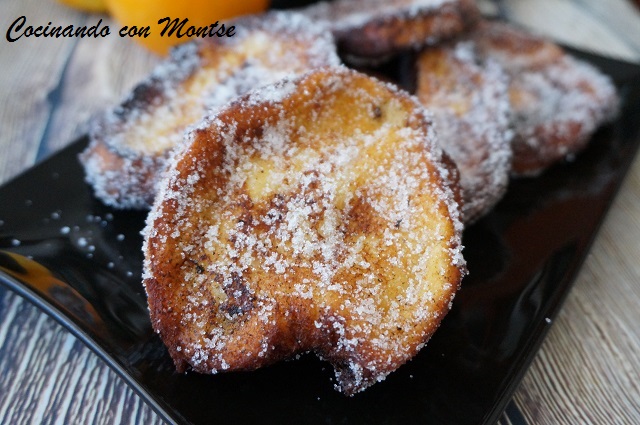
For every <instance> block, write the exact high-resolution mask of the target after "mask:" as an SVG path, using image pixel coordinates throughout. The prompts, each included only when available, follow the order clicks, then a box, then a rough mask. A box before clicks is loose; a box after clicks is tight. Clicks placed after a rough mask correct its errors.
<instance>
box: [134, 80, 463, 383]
mask: <svg viewBox="0 0 640 425" xmlns="http://www.w3.org/2000/svg"><path fill="white" fill-rule="evenodd" d="M443 160H444V158H443V154H442V151H441V150H440V148H439V147H438V145H437V144H436V143H435V141H434V134H433V132H432V124H431V123H430V122H429V120H428V119H427V118H426V116H425V115H424V112H423V109H422V108H421V107H420V106H419V105H418V104H417V102H416V101H415V100H413V99H412V98H411V97H409V96H408V95H406V94H402V93H400V92H399V91H397V89H394V88H392V86H389V85H386V84H383V83H380V82H378V81H377V80H374V79H372V78H370V77H367V76H364V75H362V74H358V73H356V72H354V71H349V70H346V69H341V68H337V69H336V68H334V69H325V70H319V71H315V72H312V73H310V74H307V75H305V76H304V77H302V78H300V79H298V80H293V81H285V82H283V83H280V84H278V85H275V86H272V87H268V88H265V89H263V90H261V91H259V92H256V93H254V94H252V95H250V96H247V97H244V98H242V99H241V100H240V101H237V102H234V103H232V104H231V105H230V106H227V107H225V108H223V109H221V110H219V111H218V113H217V114H216V115H215V116H213V117H212V118H211V120H210V121H209V122H208V123H207V124H206V125H203V126H201V127H200V128H198V129H196V130H194V131H193V132H192V133H191V136H190V139H189V145H188V146H186V148H185V150H184V151H183V152H181V153H180V154H179V155H178V157H177V158H176V160H175V162H174V163H173V165H172V167H171V169H170V171H169V176H168V178H167V180H165V181H164V182H163V184H162V187H161V191H160V193H159V195H158V199H157V200H156V202H155V204H154V207H153V209H152V211H151V214H150V215H149V218H148V220H147V228H146V230H145V234H146V237H145V245H144V251H145V275H144V284H145V287H146V290H147V293H148V296H149V308H150V312H151V318H152V323H153V326H154V328H155V329H156V330H157V331H158V332H159V334H160V336H161V337H162V339H163V341H164V342H165V343H166V345H167V347H168V349H169V353H170V354H171V356H172V358H173V359H174V361H175V363H176V366H177V367H178V369H180V370H184V369H185V368H187V367H190V368H192V369H193V370H196V371H198V372H203V373H216V372H219V371H225V370H250V369H255V368H258V367H261V366H264V365H267V364H270V363H273V362H275V361H277V360H280V359H283V358H288V357H291V356H293V355H295V354H296V353H302V352H307V351H312V352H315V353H316V354H317V355H318V356H320V357H321V358H323V359H326V360H328V361H329V362H331V363H332V364H333V366H334V368H335V371H336V379H337V383H338V388H339V389H341V390H342V391H344V392H345V393H347V394H353V393H355V392H358V391H361V390H363V389H365V388H366V387H368V386H369V385H372V384H373V383H375V382H377V381H380V380H382V379H384V377H385V376H386V375H387V374H388V373H390V372H391V371H393V370H394V369H396V368H397V367H399V366H400V365H402V364H403V363H404V362H406V361H407V360H408V359H410V358H411V357H412V356H414V355H415V354H416V353H417V352H418V350H419V349H420V348H421V347H422V346H423V345H424V344H425V343H426V341H427V340H428V339H429V337H430V336H431V334H432V333H433V332H434V331H435V330H436V328H437V327H438V325H439V323H440V321H441V320H442V318H443V316H444V315H445V314H446V313H447V311H448V310H449V307H450V302H451V300H452V298H453V296H454V293H455V291H456V289H457V288H458V286H459V283H460V280H461V277H462V275H463V273H464V260H463V258H462V256H461V245H460V233H461V228H462V225H461V223H460V221H459V218H458V215H459V212H458V205H457V203H456V201H455V194H454V191H455V190H456V182H452V181H450V180H451V179H452V178H454V177H453V176H455V172H454V170H453V169H452V168H451V167H450V166H449V165H445V163H444V162H443Z"/></svg>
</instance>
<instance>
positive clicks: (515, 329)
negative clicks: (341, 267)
mask: <svg viewBox="0 0 640 425" xmlns="http://www.w3.org/2000/svg"><path fill="white" fill-rule="evenodd" d="M574 53H575V54H576V55H578V56H580V57H582V58H584V59H586V60H588V61H590V62H591V63H593V64H595V65H596V66H598V67H599V68H600V69H602V70H603V71H604V72H606V73H608V74H609V75H611V76H612V77H613V78H614V80H615V81H616V83H617V84H618V86H619V88H620V92H621V94H622V96H623V100H624V104H623V107H622V111H621V114H620V117H619V119H618V120H617V121H616V122H615V123H614V124H613V125H611V126H608V127H606V128H603V129H601V130H600V131H599V132H598V133H597V134H596V135H595V137H594V140H593V141H592V143H591V145H590V147H589V148H588V149H587V150H586V151H585V152H584V153H583V154H581V155H579V156H578V157H577V158H576V160H575V161H574V162H572V163H566V164H560V165H558V166H556V167H554V168H552V169H550V170H549V171H548V172H546V173H545V174H544V175H542V176H540V177H538V178H535V179H523V180H518V181H514V182H512V185H511V188H510V190H509V192H508V194H507V196H506V197H505V199H504V200H503V201H502V202H501V203H500V204H499V205H498V207H497V208H496V209H495V211H493V212H492V213H491V214H490V215H489V216H487V217H486V218H485V219H483V220H481V221H480V222H478V223H477V224H475V225H474V226H472V227H471V228H469V229H468V230H467V231H466V233H465V245H466V250H465V256H466V257H467V260H468V263H469V270H470V275H469V276H468V277H467V278H466V279H465V281H464V282H463V289H462V290H461V291H460V292H459V294H458V296H457V297H456V300H455V302H454V307H453V309H452V311H451V313H450V314H449V315H448V316H447V317H446V318H445V320H444V321H443V324H442V326H441V328H440V330H438V332H436V334H435V335H434V337H433V338H432V340H431V341H430V342H429V344H428V345H427V347H426V348H425V349H423V350H422V352H421V353H420V354H419V355H418V356H417V357H416V358H415V359H414V360H413V361H411V362H410V363H408V364H407V365H405V366H403V367H402V368H400V369H399V370H398V371H397V372H395V373H393V374H391V375H390V376H389V377H388V378H387V380H386V381H384V382H382V383H380V384H376V385H375V386H373V387H371V388H370V389H368V390H367V391H365V392H364V393H362V394H360V395H357V396H355V397H353V398H346V397H344V396H342V395H340V394H339V393H337V392H335V391H334V390H333V384H332V382H331V376H332V371H331V367H330V366H329V365H328V364H325V363H322V362H320V361H319V360H317V359H316V358H315V357H314V356H312V355H306V356H303V357H302V358H301V359H299V360H297V361H289V362H284V363H280V364H278V365H275V366H272V367H268V368H265V369H262V370H259V371H256V372H251V373H229V374H220V375H216V376H202V375H197V374H193V373H189V374H185V375H182V374H177V373H175V371H174V368H173V364H172V363H171V360H170V358H169V356H168V354H167V352H166V350H165V348H164V346H163V345H162V343H161V342H160V340H159V338H158V337H157V336H155V334H154V333H153V332H152V330H151V325H150V321H149V318H148V313H147V306H146V298H145V295H144V290H143V288H142V286H141V284H140V274H141V264H142V254H141V251H140V247H141V243H142V239H141V237H140V235H139V232H140V230H141V229H142V227H143V225H144V218H145V214H143V213H131V212H122V211H115V210H112V209H110V208H108V207H105V206H103V205H102V204H101V203H100V202H98V201H96V200H95V199H94V198H93V196H92V193H91V189H90V188H89V187H88V186H87V185H86V184H85V183H84V181H83V178H84V175H83V171H82V169H81V167H80V165H79V163H78V161H77V159H76V155H77V154H78V152H80V151H81V150H82V149H83V147H84V146H85V144H86V140H80V141H78V142H76V143H74V144H72V145H71V146H70V147H68V148H66V149H65V150H63V151H61V152H59V153H58V154H56V155H54V156H53V157H51V158H49V159H48V160H46V161H44V162H43V163H41V164H39V165H37V166H36V167H34V168H32V169H31V170H29V171H27V172H26V173H24V174H23V175H21V176H19V177H18V178H16V179H14V180H13V181H11V182H9V183H8V184H6V185H5V186H3V187H2V188H0V282H1V283H3V284H5V285H7V286H8V287H9V288H11V289H13V290H14V291H16V292H18V293H20V294H22V295H23V296H25V297H26V298H28V299H29V300H31V301H32V302H34V303H35V304H37V305H39V306H40V307H41V308H43V309H44V310H45V311H46V312H47V313H48V314H50V315H51V316H53V317H54V318H55V319H56V320H58V321H59V322H60V323H62V324H63V325H64V326H66V327H67V328H68V329H69V330H70V331H71V332H73V333H74V334H75V335H77V336H78V337H79V338H80V339H82V340H83V341H84V342H85V343H86V344H87V345H88V346H89V347H90V348H91V349H93V350H94V351H95V352H96V353H97V354H98V355H100V356H101V357H102V358H104V359H105V360H106V361H107V363H109V364H110V365H111V366H112V367H113V368H114V369H115V370H116V371H117V372H118V373H119V374H120V375H121V376H122V377H123V378H124V379H125V380H126V381H127V382H128V383H129V384H130V385H131V386H132V387H133V388H134V389H135V390H136V391H137V392H138V393H139V394H140V395H141V396H142V397H143V398H144V399H145V400H147V401H148V402H149V403H151V404H152V405H153V406H154V408H155V409H156V410H157V411H158V412H159V413H160V414H161V415H162V416H164V417H165V419H167V420H169V421H171V422H177V423H194V424H203V423H216V424H219V425H226V424H254V423H278V424H289V423H291V424H299V423H308V424H400V423H402V424H436V423H438V424H439V423H443V424H451V423H456V424H478V423H487V424H493V423H495V421H496V419H497V418H498V416H499V415H500V414H501V412H502V411H503V410H504V408H505V406H506V404H507V403H508V401H509V400H510V398H511V396H512V393H513V391H514V389H515V388H516V386H517V384H518V382H519V381H520V378H521V377H522V375H523V374H524V372H525V370H526V368H527V366H528V365H529V363H530V361H531V360H532V358H533V357H534V355H535V352H536V350H537V348H538V347H539V345H540V343H541V341H542V338H543V337H544V335H545V333H546V331H547V330H548V328H549V326H550V323H551V322H552V320H553V318H554V316H555V314H556V313H557V311H558V309H559V307H560V305H561V303H562V301H563V299H564V297H565V296H566V294H567V292H568V291H569V289H570V287H571V283H572V281H573V279H574V277H575V275H576V273H577V271H578V269H579V267H580V265H581V263H582V261H583V259H584V258H585V256H586V254H587V252H588V249H589V246H590V244H591V242H592V240H593V238H594V236H595V234H596V232H597V230H598V227H599V225H600V223H601V222H602V220H603V218H604V215H605V213H606V211H607V209H608V207H609V206H610V203H611V201H612V199H613V197H614V195H615V193H616V191H617V190H618V188H619V185H620V183H621V182H622V180H623V178H624V175H625V173H626V171H627V169H628V167H629V165H630V163H631V160H632V159H633V156H634V154H635V152H636V149H637V147H638V145H639V144H640V67H638V66H635V65H630V64H626V63H622V62H617V61H613V60H609V59H605V58H602V57H597V56H592V55H588V54H584V53H579V52H574ZM28 257H29V258H32V260H30V259H28Z"/></svg>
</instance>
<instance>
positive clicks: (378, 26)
mask: <svg viewBox="0 0 640 425" xmlns="http://www.w3.org/2000/svg"><path fill="white" fill-rule="evenodd" d="M304 13H306V14H307V16H309V17H311V18H313V19H315V20H319V21H324V22H325V23H326V25H327V26H328V28H330V29H331V31H332V32H333V34H334V36H335V37H336V40H337V42H338V45H339V47H340V48H341V49H342V50H343V51H344V52H346V53H347V54H349V55H352V56H356V57H359V58H383V57H385V56H389V55H392V54H395V53H397V52H398V51H399V50H402V49H408V48H413V49H416V48H420V47H423V46H425V45H433V44H436V43H438V42H440V41H442V40H446V39H450V38H452V37H455V36H457V35H459V34H461V33H463V32H464V31H466V30H468V29H469V28H471V27H472V26H473V24H474V23H475V22H476V21H477V20H478V18H479V16H480V14H479V11H478V9H477V7H476V5H475V2H474V1H473V0H337V1H333V2H323V3H318V4H315V5H312V6H310V7H308V8H307V9H305V11H304Z"/></svg>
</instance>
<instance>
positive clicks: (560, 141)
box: [473, 23, 618, 175]
mask: <svg viewBox="0 0 640 425" xmlns="http://www.w3.org/2000/svg"><path fill="white" fill-rule="evenodd" d="M473 40H474V41H475V42H476V43H477V46H478V48H479V49H480V50H481V51H482V52H483V54H484V55H486V56H488V57H492V58H494V59H496V60H498V61H499V62H500V63H501V64H502V66H503V67H504V68H505V69H506V71H507V73H508V74H509V76H510V78H511V82H510V85H509V97H510V101H511V105H512V108H513V126H514V131H515V135H514V140H513V165H512V172H513V174H515V175H536V174H538V173H540V172H541V171H543V170H544V169H545V168H546V167H548V166H549V165H551V164H553V163H554V162H556V161H558V160H561V159H563V158H565V157H567V156H570V155H573V154H575V153H577V152H579V151H580V150H581V149H582V148H584V146H585V145H586V144H587V143H588V141H589V140H590V139H591V136H592V134H593V133H594V132H595V130H596V129H597V128H598V127H600V126H601V125H602V124H603V123H606V122H608V121H610V120H611V119H612V118H613V116H614V115H615V113H616V111H617V106H618V98H617V95H616V90H615V87H614V86H613V83H612V82H611V80H610V79H609V78H608V77H606V76H605V75H604V74H602V73H600V72H599V71H598V70H596V69H595V68H593V67H592V66H590V65H588V64H586V63H583V62H581V61H579V60H577V59H574V58H572V57H570V56H569V55H568V54H566V53H565V52H564V51H563V50H562V49H561V48H560V47H558V46H556V45H555V44H553V43H552V42H550V41H547V40H544V39H541V38H539V37H536V36H534V35H531V34H528V33H525V32H524V31H522V30H519V29H517V28H514V27H511V26H508V25H506V24H502V23H485V24H483V25H481V26H480V28H479V29H478V31H477V32H476V33H475V34H474V35H473Z"/></svg>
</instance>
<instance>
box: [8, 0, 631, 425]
mask: <svg viewBox="0 0 640 425" xmlns="http://www.w3.org/2000/svg"><path fill="white" fill-rule="evenodd" d="M496 3H498V5H499V7H496V6H495V4H494V3H489V2H483V3H482V7H483V9H484V10H485V11H486V12H489V13H500V14H502V15H503V16H506V17H509V18H510V19H512V20H514V21H517V22H519V23H521V24H522V25H524V26H527V27H530V28H532V29H535V30H537V31H540V32H542V33H545V34H548V35H550V36H552V37H554V38H556V39H557V40H560V41H562V42H564V43H566V44H570V45H575V46H578V47H582V48H586V49H590V50H593V51H597V52H600V53H603V54H605V55H610V56H614V57H619V58H624V59H626V60H628V61H634V62H640V13H639V12H638V10H637V9H635V8H634V7H633V6H632V4H631V2H627V1H625V0H613V1H611V0H610V1H606V2H604V1H601V0H503V1H499V2H496ZM22 15H25V16H26V17H27V19H28V22H29V23H33V24H40V25H42V24H46V23H47V22H53V23H54V24H58V25H59V24H65V25H67V24H75V25H93V24H94V23H96V22H97V21H98V19H101V18H102V19H103V25H104V24H111V21H109V19H108V18H107V17H105V16H100V15H86V14H83V13H79V12H76V11H74V10H72V9H68V8H66V7H64V6H61V5H58V4H57V3H54V2H53V0H20V1H18V0H3V1H2V2H0V28H1V29H2V30H3V31H6V29H7V28H8V27H9V25H10V24H11V22H13V20H15V19H16V18H17V17H19V16H22ZM117 28H119V26H117V25H116V24H112V31H114V29H117ZM0 45H1V47H0V63H1V64H2V73H0V93H1V95H2V103H1V104H0V128H1V129H2V132H1V133H0V182H4V181H7V180H8V179H9V178H11V177H12V176H14V175H16V174H18V173H19V172H21V171H22V170H25V169H27V168H28V167H30V166H31V165H33V164H34V162H36V161H38V160H41V159H42V158H44V157H46V156H47V155H48V154H49V153H51V152H53V151H55V150H57V149H59V148H61V147H63V146H64V145H65V144H67V143H69V142H70V141H73V140H74V139H75V138H76V137H77V136H79V135H82V134H83V133H84V132H85V130H86V122H87V120H88V119H89V118H90V117H91V116H92V115H93V114H94V113H96V112H97V111H99V110H100V109H102V108H104V107H105V106H107V105H111V104H113V103H114V102H116V101H117V100H118V99H119V98H120V97H121V96H122V94H123V93H125V92H126V91H127V90H128V89H129V88H130V87H131V86H132V85H133V84H134V83H135V82H136V81H137V80H139V79H140V78H141V77H142V76H144V75H145V74H146V73H147V72H148V71H149V70H150V69H151V67H152V66H153V65H154V64H155V63H156V62H157V60H158V59H157V58H156V57H154V56H152V55H151V54H149V53H147V52H146V51H144V50H143V49H141V48H140V47H138V46H137V45H134V44H133V43H131V42H130V41H128V40H126V39H120V37H117V36H116V35H115V34H112V35H111V36H110V37H107V38H104V39H86V38H85V39H41V38H40V39H38V38H29V39H20V40H18V41H17V42H14V43H9V42H7V41H5V40H2V41H0ZM639 124H640V123H639ZM0 202H8V200H1V199H0ZM638 241H640V160H636V161H635V164H634V166H633V168H632V170H631V172H630V174H629V176H628V178H627V180H626V183H625V184H624V187H623V188H622V191H621V192H620V194H619V195H618V197H617V200H616V202H615V204H614V206H613V208H612V210H611V212H610V213H609V216H608V218H607V221H606V223H605V225H604V227H603V228H602V230H601V231H600V234H599V236H598V238H597V240H596V242H595V245H594V247H593V249H592V252H591V254H590V256H589V258H588V259H587V261H586V263H585V265H584V267H583V268H582V271H581V273H580V276H579V277H578V280H577V282H576V284H575V286H574V289H573V290H572V292H571V293H570V295H569V297H568V299H567V301H566V304H565V305H564V307H563V309H562V311H561V313H560V315H559V316H558V318H557V319H556V321H555V323H554V324H553V327H552V329H551V331H550V333H549V335H548V337H547V339H546V340H545V342H544V344H543V346H542V349H541V351H540V352H539V353H538V355H537V357H536V360H535V361H534V363H533V365H532V366H531V368H530V370H529V372H528V373H527V375H526V376H525V378H524V380H523V381H522V384H521V386H520V388H519V389H518V391H517V393H516V395H515V398H514V403H512V405H511V406H510V409H509V412H510V413H511V415H506V416H505V417H504V418H503V419H502V420H501V422H503V423H509V421H510V418H509V417H508V416H511V420H513V419H514V418H515V417H517V416H520V415H521V416H522V417H523V418H524V419H525V420H526V422H528V423H535V424H558V423H567V424H576V423H628V424H630V423H640V386H639V384H638V381H639V379H638V378H640V375H639V374H638V370H639V369H640V326H639V325H638V323H640V308H639V306H640V285H638V283H639V282H640V262H639V261H638V254H639V253H640V249H638V248H639V245H640V243H639V242H638ZM41 422H46V423H54V422H55V423H58V422H59V423H83V424H85V423H86V424H96V423H160V422H161V420H160V419H159V418H158V417H157V416H156V414H155V413H154V412H153V411H152V410H151V409H150V408H149V407H148V406H147V405H146V404H145V403H144V402H143V401H141V400H140V399H139V398H138V396H136V395H135V394H134V393H133V391H131V390H130V389H129V388H128V387H127V385H126V384H124V382H123V381H122V380H121V379H120V378H119V377H118V376H116V374H115V373H113V372H112V371H111V370H110V369H109V368H108V367H107V366H106V365H105V364H104V363H103V362H102V361H101V360H100V359H98V357H97V356H96V355H94V354H93V353H92V352H91V351H90V350H89V349H87V348H86V347H85V346H84V345H83V344H82V343H81V342H79V341H78V340H76V338H75V337H73V336H72V335H71V334H70V333H69V332H67V331H66V330H65V329H63V328H62V327H60V326H59V325H57V324H56V323H55V322H54V321H53V320H52V319H50V318H49V317H48V316H46V315H45V314H44V313H42V312H41V311H40V310H38V309H37V308H35V307H33V306H32V305H30V304H29V303H27V302H25V301H24V300H22V299H21V298H20V297H18V296H16V295H14V294H12V293H9V292H8V291H6V290H4V289H2V288H0V423H11V424H14V423H41Z"/></svg>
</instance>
